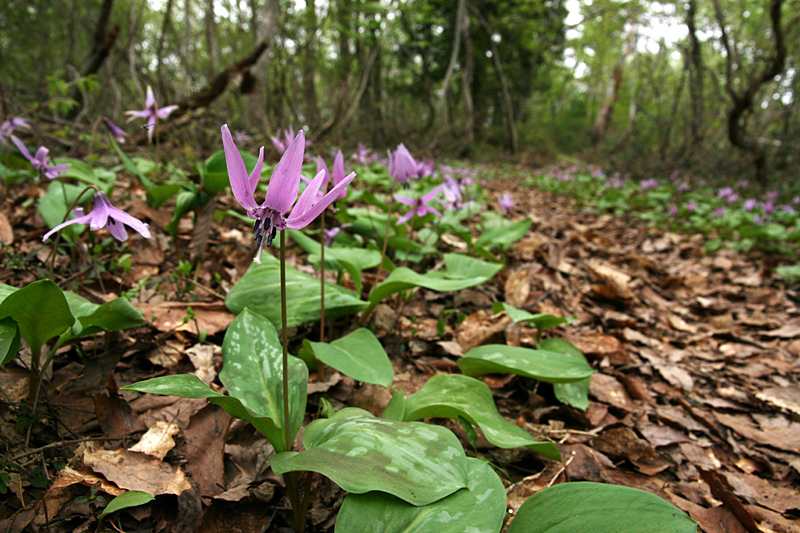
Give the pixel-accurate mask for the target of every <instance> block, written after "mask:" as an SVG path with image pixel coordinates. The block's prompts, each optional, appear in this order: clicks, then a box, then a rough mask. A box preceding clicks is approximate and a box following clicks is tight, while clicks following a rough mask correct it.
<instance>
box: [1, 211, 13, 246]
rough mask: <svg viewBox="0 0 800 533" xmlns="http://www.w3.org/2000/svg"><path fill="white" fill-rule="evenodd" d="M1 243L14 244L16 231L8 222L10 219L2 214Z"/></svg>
mask: <svg viewBox="0 0 800 533" xmlns="http://www.w3.org/2000/svg"><path fill="white" fill-rule="evenodd" d="M0 242H4V243H6V244H13V243H14V230H13V228H12V227H11V223H10V222H9V221H8V217H7V216H5V215H4V214H3V213H0Z"/></svg>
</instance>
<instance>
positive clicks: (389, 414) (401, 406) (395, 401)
mask: <svg viewBox="0 0 800 533" xmlns="http://www.w3.org/2000/svg"><path fill="white" fill-rule="evenodd" d="M405 414H406V397H405V395H404V394H403V391H401V390H400V389H395V388H394V387H392V399H391V400H389V405H387V406H386V409H384V410H383V413H382V414H381V418H384V419H386V420H397V421H398V422H402V421H403V420H404V419H405Z"/></svg>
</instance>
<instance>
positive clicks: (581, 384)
mask: <svg viewBox="0 0 800 533" xmlns="http://www.w3.org/2000/svg"><path fill="white" fill-rule="evenodd" d="M541 349H542V350H549V351H551V352H558V353H563V354H564V355H569V356H570V357H574V358H575V359H577V360H578V361H583V362H585V363H586V364H589V363H588V361H586V356H584V355H583V352H582V351H580V350H579V349H578V348H576V347H575V345H574V344H572V343H571V342H569V341H565V340H564V339H545V340H543V341H542V342H541ZM591 382H592V378H584V379H582V380H580V381H575V382H573V383H553V392H554V393H555V395H556V398H558V401H560V402H562V403H565V404H567V405H571V406H572V407H574V408H576V409H580V410H581V411H586V410H587V409H588V408H589V385H590V384H591Z"/></svg>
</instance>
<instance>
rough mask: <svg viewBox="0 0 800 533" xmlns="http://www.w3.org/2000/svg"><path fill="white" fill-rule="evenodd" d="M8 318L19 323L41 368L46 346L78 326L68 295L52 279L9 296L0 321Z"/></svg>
mask: <svg viewBox="0 0 800 533" xmlns="http://www.w3.org/2000/svg"><path fill="white" fill-rule="evenodd" d="M6 317H11V318H13V319H14V321H16V323H17V325H18V326H19V331H20V334H21V335H22V338H23V339H25V342H27V343H28V346H30V348H31V353H32V354H33V358H34V362H35V363H37V364H38V361H39V354H40V352H41V349H42V346H44V344H45V343H46V342H47V341H48V340H50V339H52V338H53V337H55V336H57V335H60V334H62V333H64V331H65V330H66V329H67V328H69V327H70V326H72V324H73V323H74V322H75V317H73V316H72V314H71V313H70V312H69V306H68V305H67V300H66V298H64V293H63V292H62V291H61V289H59V288H58V285H56V284H55V283H53V281H52V280H49V279H43V280H40V281H34V282H33V283H31V284H29V285H26V286H25V287H22V288H21V289H19V290H16V291H14V292H12V293H11V294H9V295H8V296H6V297H5V299H3V301H2V303H0V319H3V318H6Z"/></svg>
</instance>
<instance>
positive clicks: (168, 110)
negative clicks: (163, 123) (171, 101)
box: [156, 105, 178, 120]
mask: <svg viewBox="0 0 800 533" xmlns="http://www.w3.org/2000/svg"><path fill="white" fill-rule="evenodd" d="M176 109H178V106H176V105H168V106H165V107H162V108H160V109H159V110H158V111H156V115H157V116H158V118H159V119H161V120H165V119H166V118H167V117H169V116H170V115H171V114H172V113H173V112H174V111H175V110H176Z"/></svg>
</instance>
